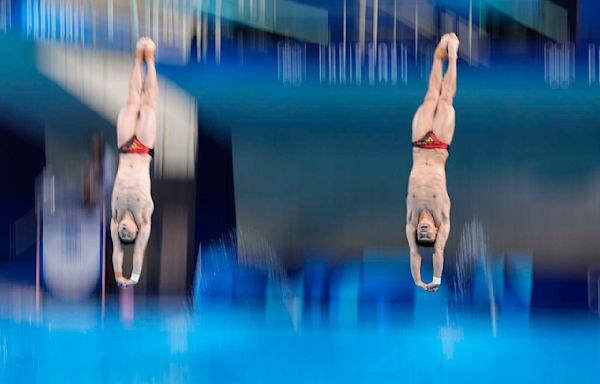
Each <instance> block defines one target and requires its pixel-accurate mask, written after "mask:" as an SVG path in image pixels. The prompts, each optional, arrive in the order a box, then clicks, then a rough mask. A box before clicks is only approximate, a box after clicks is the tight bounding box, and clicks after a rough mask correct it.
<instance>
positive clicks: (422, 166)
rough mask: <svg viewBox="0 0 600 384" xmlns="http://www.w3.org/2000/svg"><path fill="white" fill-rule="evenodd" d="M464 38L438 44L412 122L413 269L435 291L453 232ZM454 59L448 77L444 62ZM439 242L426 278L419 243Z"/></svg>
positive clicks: (409, 221)
mask: <svg viewBox="0 0 600 384" xmlns="http://www.w3.org/2000/svg"><path fill="white" fill-rule="evenodd" d="M458 44H459V42H458V38H457V37H456V35H455V34H454V33H449V34H446V35H444V36H442V38H441V39H440V42H439V44H438V46H437V48H436V49H435V53H434V59H433V66H432V68H431V75H430V77H429V89H428V90H427V94H426V95H425V99H424V101H423V104H421V106H420V107H419V108H418V109H417V112H416V113H415V116H414V118H413V122H412V141H413V167H412V170H411V172H410V177H409V179H408V196H407V198H406V238H407V239H408V245H409V247H410V271H411V274H412V277H413V279H414V281H415V284H416V285H418V286H419V287H421V288H423V289H425V290H427V291H430V292H434V291H437V289H438V288H439V286H440V284H441V282H442V270H443V269H444V248H445V246H446V241H447V240H448V234H449V233H450V197H449V196H448V190H447V188H446V160H447V159H448V150H449V147H450V143H451V142H452V136H453V135H454V123H455V119H454V117H455V114H454V108H453V107H452V99H453V98H454V95H455V94H456V60H457V55H458ZM446 58H447V59H448V68H447V69H446V74H445V75H444V76H443V77H442V67H443V61H444V60H445V59H446ZM418 246H422V247H434V253H433V279H432V281H431V282H430V283H429V284H425V283H424V282H423V281H422V280H421V255H420V254H419V247H418Z"/></svg>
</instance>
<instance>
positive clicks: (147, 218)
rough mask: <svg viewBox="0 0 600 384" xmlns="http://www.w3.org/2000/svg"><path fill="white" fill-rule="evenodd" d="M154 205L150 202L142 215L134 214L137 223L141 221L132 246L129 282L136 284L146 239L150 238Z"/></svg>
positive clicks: (142, 261)
mask: <svg viewBox="0 0 600 384" xmlns="http://www.w3.org/2000/svg"><path fill="white" fill-rule="evenodd" d="M153 210H154V206H153V205H152V204H151V206H150V207H148V208H146V210H145V211H144V212H143V213H142V215H140V216H138V215H135V219H136V221H137V222H138V223H141V225H140V229H139V232H138V235H137V238H136V240H135V245H134V247H133V269H132V271H131V277H130V278H129V280H130V281H129V283H130V284H137V282H138V281H139V279H140V275H141V274H142V266H143V265H144V254H145V253H146V246H147V245H148V239H149V238H150V229H151V225H152V224H151V217H152V212H153Z"/></svg>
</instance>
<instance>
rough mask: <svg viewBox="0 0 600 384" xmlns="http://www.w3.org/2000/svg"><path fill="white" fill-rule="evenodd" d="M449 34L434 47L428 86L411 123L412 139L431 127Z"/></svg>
mask: <svg viewBox="0 0 600 384" xmlns="http://www.w3.org/2000/svg"><path fill="white" fill-rule="evenodd" d="M448 40H449V36H448V35H444V36H442V38H441V39H440V42H439V44H438V46H437V48H436V49H435V54H434V58H433V64H432V66H431V73H430V75H429V87H428V89H427V93H426V94H425V99H424V100H423V104H421V105H420V106H419V108H418V109H417V112H416V113H415V116H414V117H413V123H412V141H413V142H414V141H417V140H419V139H421V138H423V136H425V134H427V132H429V131H431V130H432V129H433V117H434V115H435V110H436V107H437V104H438V100H439V97H440V91H441V87H442V67H443V62H444V59H445V58H446V56H447V45H448Z"/></svg>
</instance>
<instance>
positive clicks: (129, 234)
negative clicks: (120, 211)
mask: <svg viewBox="0 0 600 384" xmlns="http://www.w3.org/2000/svg"><path fill="white" fill-rule="evenodd" d="M137 233H138V226H137V224H136V222H135V220H134V219H133V215H132V214H131V212H129V211H125V214H124V215H123V218H122V219H121V221H120V222H119V238H120V239H121V242H123V243H125V244H129V243H133V242H134V241H135V238H136V237H137Z"/></svg>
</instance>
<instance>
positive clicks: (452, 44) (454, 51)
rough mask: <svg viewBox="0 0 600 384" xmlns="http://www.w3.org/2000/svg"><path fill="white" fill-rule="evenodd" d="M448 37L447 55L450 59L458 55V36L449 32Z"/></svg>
mask: <svg viewBox="0 0 600 384" xmlns="http://www.w3.org/2000/svg"><path fill="white" fill-rule="evenodd" d="M448 35H449V39H448V57H450V58H451V59H456V58H457V57H458V46H459V44H460V42H459V41H458V36H456V34H455V33H454V32H453V33H449V34H448Z"/></svg>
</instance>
